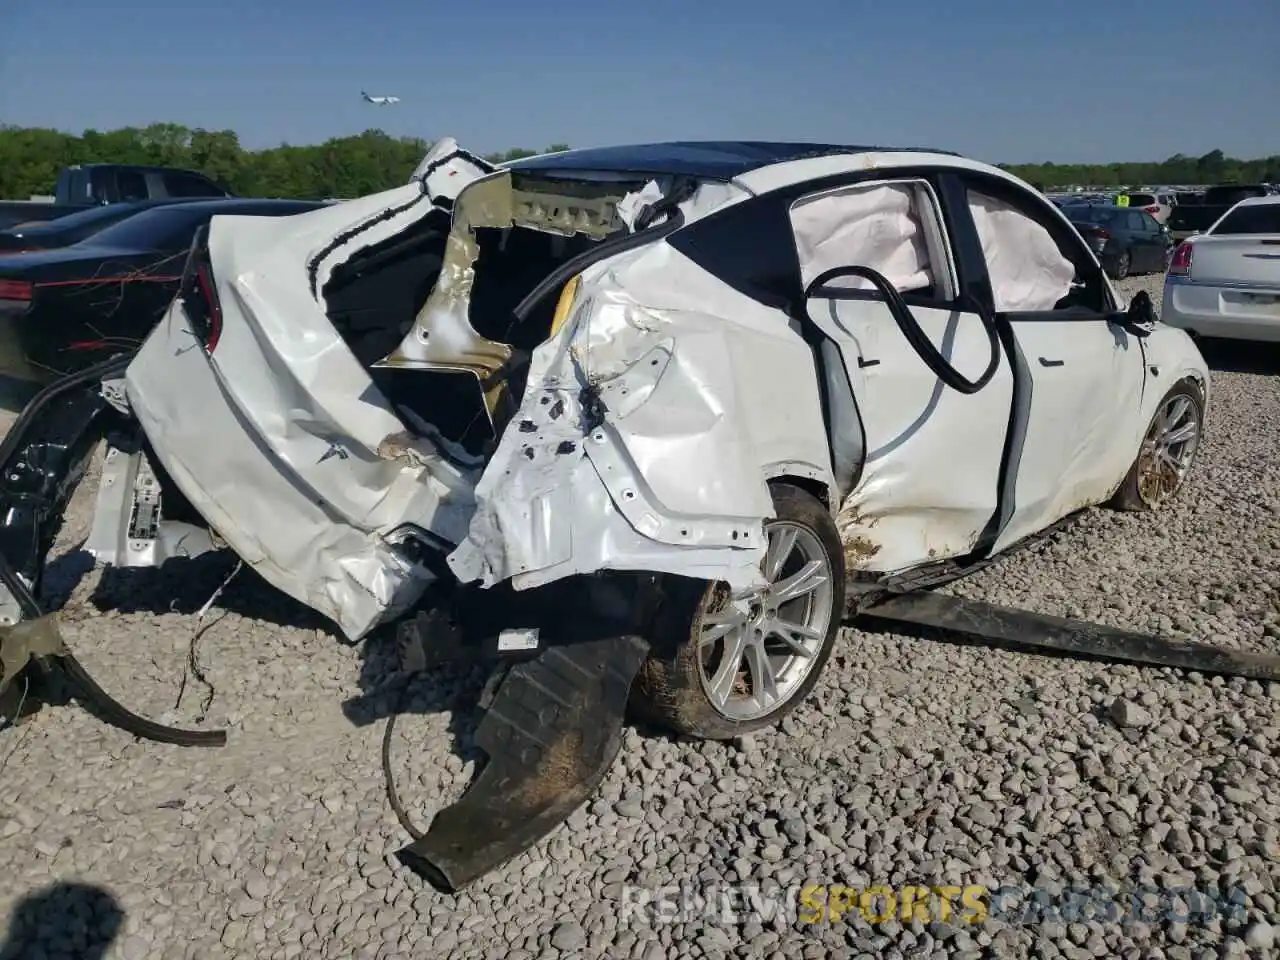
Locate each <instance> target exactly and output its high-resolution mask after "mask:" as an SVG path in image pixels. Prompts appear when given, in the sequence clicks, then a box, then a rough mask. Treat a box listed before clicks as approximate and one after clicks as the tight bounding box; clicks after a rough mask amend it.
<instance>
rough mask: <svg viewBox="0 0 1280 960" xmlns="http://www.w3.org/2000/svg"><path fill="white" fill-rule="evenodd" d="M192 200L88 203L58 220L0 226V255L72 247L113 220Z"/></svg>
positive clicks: (117, 221) (114, 221)
mask: <svg viewBox="0 0 1280 960" xmlns="http://www.w3.org/2000/svg"><path fill="white" fill-rule="evenodd" d="M193 202H195V201H192V200H168V199H166V200H139V201H137V202H136V203H112V204H107V205H105V206H101V207H88V208H86V209H84V210H81V211H80V212H79V213H72V214H69V215H67V216H65V217H58V219H56V220H36V221H33V222H30V223H21V224H18V225H17V226H13V227H10V228H9V229H8V230H0V256H2V255H7V254H14V253H27V252H29V251H32V250H53V249H55V248H57V247H69V246H71V244H73V243H80V242H81V241H82V240H87V239H89V238H90V237H91V236H93V235H94V234H95V233H97V232H99V231H100V230H105V229H106V228H107V227H109V226H111V225H112V224H113V223H119V222H120V221H121V220H127V219H128V218H129V217H132V216H135V215H137V214H139V213H141V212H142V211H144V210H151V209H154V208H155V207H158V206H172V205H173V204H177V203H193Z"/></svg>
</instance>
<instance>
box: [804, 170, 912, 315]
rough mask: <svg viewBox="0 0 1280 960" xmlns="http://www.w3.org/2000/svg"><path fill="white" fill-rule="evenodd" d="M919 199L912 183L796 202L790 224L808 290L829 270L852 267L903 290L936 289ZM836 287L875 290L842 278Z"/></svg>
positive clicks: (862, 282)
mask: <svg viewBox="0 0 1280 960" xmlns="http://www.w3.org/2000/svg"><path fill="white" fill-rule="evenodd" d="M916 195H917V194H916V191H915V189H913V188H912V187H911V186H909V185H907V184H886V185H877V186H864V185H855V186H852V187H843V188H840V189H839V190H833V191H830V192H827V193H820V194H815V195H814V196H812V197H806V198H805V199H804V200H802V201H800V202H798V203H796V204H795V205H794V206H793V207H792V208H791V225H792V230H793V231H794V234H795V240H796V250H797V252H798V253H799V255H800V264H801V274H802V278H803V280H804V283H805V285H806V286H807V285H808V284H809V283H810V282H812V280H813V279H814V277H817V276H819V275H820V274H822V273H823V272H824V271H827V270H830V269H832V268H833V267H845V266H849V265H851V264H857V265H859V266H864V267H870V268H871V269H872V270H875V271H877V272H878V273H881V274H883V275H884V277H885V279H886V280H888V281H889V282H890V283H891V284H893V286H894V287H895V288H896V289H898V290H901V291H910V290H919V289H921V288H923V287H927V286H929V285H930V284H932V283H933V276H932V273H931V272H930V267H929V251H928V247H927V246H926V243H925V237H924V232H923V229H922V227H921V225H920V221H919V219H918V217H917V216H916V215H915V210H916V207H915V202H916V200H915V198H916ZM831 286H833V287H843V288H846V289H854V290H870V289H872V286H871V282H870V281H869V280H866V279H865V278H863V277H840V278H837V279H836V280H834V281H832V283H831Z"/></svg>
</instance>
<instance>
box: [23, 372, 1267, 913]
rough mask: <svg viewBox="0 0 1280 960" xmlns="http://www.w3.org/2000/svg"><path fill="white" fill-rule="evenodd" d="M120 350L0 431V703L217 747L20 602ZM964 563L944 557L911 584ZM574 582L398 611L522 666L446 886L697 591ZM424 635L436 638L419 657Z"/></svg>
mask: <svg viewBox="0 0 1280 960" xmlns="http://www.w3.org/2000/svg"><path fill="white" fill-rule="evenodd" d="M129 360H130V357H129V356H123V357H119V358H116V359H113V360H111V361H107V362H104V363H102V364H98V365H96V366H94V367H92V368H90V369H89V370H86V371H84V372H82V373H80V374H77V375H74V376H71V377H67V378H64V379H62V380H60V381H58V382H57V383H56V384H53V385H51V386H49V387H47V388H45V389H44V390H42V391H41V392H40V394H39V395H37V397H36V398H35V400H33V402H32V403H31V404H30V405H28V407H27V408H26V409H25V410H24V411H23V413H22V415H21V416H20V417H19V418H18V420H17V421H16V422H15V424H14V425H13V427H12V428H11V429H10V431H9V433H8V435H7V436H6V437H5V439H4V441H3V442H2V443H0V518H3V519H0V585H3V587H4V596H3V599H4V601H5V605H7V609H8V611H11V613H10V615H9V616H8V617H7V619H8V620H9V621H10V624H11V625H10V626H7V627H4V628H0V664H3V671H4V672H3V673H2V674H0V701H3V702H9V701H11V700H12V699H13V697H12V688H13V686H14V684H17V683H19V682H20V681H21V682H22V683H23V694H24V698H25V694H26V689H27V687H29V686H30V684H31V681H32V680H33V678H34V679H38V675H37V672H38V671H39V670H41V669H43V670H45V671H47V672H58V673H60V674H61V675H62V677H64V678H65V679H66V680H67V681H68V682H69V683H70V684H71V685H72V687H73V688H74V689H75V690H76V693H77V697H78V699H80V701H81V702H82V703H83V704H84V705H85V706H86V707H88V708H89V709H91V710H93V711H94V712H96V713H97V714H99V715H100V716H102V717H103V719H105V720H107V721H108V722H111V723H113V724H115V725H117V726H119V727H121V728H122V729H124V730H126V731H128V732H130V733H132V734H134V735H136V736H140V737H144V738H148V739H153V740H159V741H162V742H168V743H176V744H182V745H192V746H216V745H219V744H221V743H223V742H224V741H225V734H224V733H223V732H222V731H198V730H177V729H173V728H170V727H165V726H162V725H160V724H156V723H153V722H152V721H149V720H146V719H145V718H143V717H140V716H138V715H136V714H134V713H132V712H131V711H129V710H128V709H127V708H125V707H124V706H122V705H121V704H119V703H118V702H117V701H116V700H114V698H112V697H111V696H110V695H109V694H107V693H106V692H105V691H103V690H102V688H101V687H99V686H98V685H97V684H96V683H95V682H94V681H93V680H92V678H91V677H89V675H88V674H87V673H86V672H85V671H84V669H83V667H82V666H81V665H80V664H79V663H78V661H76V659H75V657H74V656H73V655H72V654H71V653H70V651H68V650H67V649H66V648H65V646H64V645H63V644H62V641H61V638H60V636H58V634H57V627H56V621H55V620H54V615H53V614H52V613H46V611H44V610H43V609H42V608H41V606H40V604H39V602H38V600H37V599H36V597H37V595H38V594H39V591H40V584H41V574H42V572H43V568H44V564H45V561H46V558H47V555H48V551H49V549H50V546H51V544H52V542H53V538H54V535H55V533H56V529H57V527H58V525H59V524H60V522H61V518H62V513H63V511H64V510H65V508H66V504H67V503H68V501H69V500H70V497H71V495H72V493H73V492H74V490H75V487H76V485H77V484H78V482H79V480H80V478H81V477H82V476H83V473H84V470H85V466H86V464H87V461H88V458H89V456H90V454H91V452H92V450H93V449H94V448H95V446H96V444H97V441H98V440H100V439H101V438H102V437H103V436H105V435H106V433H107V432H108V430H109V429H112V428H113V427H119V426H121V423H120V422H119V421H122V420H123V419H124V416H123V415H122V414H120V413H119V412H118V411H117V410H116V408H115V407H114V406H113V405H112V404H111V403H110V401H109V399H108V398H107V396H106V395H105V393H104V388H103V386H102V384H103V382H104V381H109V380H112V379H115V378H117V377H118V376H119V375H120V374H122V373H123V371H124V369H125V367H126V366H127V364H128V362H129ZM162 484H163V479H162ZM976 569H979V567H978V566H974V567H971V568H964V567H956V568H953V569H952V571H951V572H950V574H949V575H947V576H944V577H942V578H935V579H934V580H933V581H932V582H929V583H928V584H927V586H929V587H936V586H939V585H941V584H942V583H944V582H949V581H952V580H957V579H960V578H961V577H963V576H966V575H968V574H969V573H971V572H973V571H974V570H976ZM587 579H588V580H589V581H591V584H590V587H591V589H589V590H588V591H586V592H585V593H584V592H583V591H581V590H580V589H577V587H576V586H575V585H574V584H573V583H572V581H560V582H558V583H553V584H550V585H548V586H547V587H545V588H540V589H536V590H531V591H527V592H526V594H525V595H524V596H522V597H520V598H519V599H518V600H516V599H515V598H514V596H513V598H512V601H511V603H510V604H503V603H495V602H494V600H495V597H497V596H498V595H499V594H500V593H501V591H500V590H498V589H496V588H495V590H492V591H479V590H473V591H472V592H471V593H470V594H468V593H467V591H466V590H465V588H464V589H463V590H462V591H460V592H459V593H457V594H456V595H455V596H454V599H453V600H452V601H451V606H450V607H449V608H448V612H447V613H446V614H443V615H442V614H432V613H430V612H429V611H428V612H425V613H423V614H421V615H419V616H418V617H416V618H414V619H411V620H409V621H406V622H404V623H403V624H402V626H401V632H402V640H406V641H407V642H408V644H409V645H410V646H416V647H418V648H419V649H420V651H421V653H422V656H421V657H419V660H420V662H421V663H423V664H425V663H427V662H428V661H439V660H443V659H451V658H464V657H472V658H475V657H478V658H480V659H487V660H490V661H497V662H499V663H501V662H502V661H504V660H511V659H514V660H516V661H522V662H517V663H516V665H515V666H511V667H509V668H508V670H507V672H506V675H505V677H502V678H501V684H500V686H499V687H498V688H497V691H496V694H495V696H494V699H493V700H492V702H491V703H490V705H489V707H488V712H487V713H486V715H485V717H484V719H483V721H482V722H481V725H480V730H479V733H478V742H479V745H480V746H481V747H482V748H483V749H484V750H485V752H486V753H487V754H488V757H489V759H488V764H487V765H486V767H485V769H484V771H483V772H482V773H481V776H480V777H479V778H478V779H477V781H476V783H475V784H474V785H473V786H472V788H471V790H469V791H468V793H467V794H465V795H464V796H463V797H462V799H461V800H460V801H458V803H456V804H454V805H453V806H451V807H449V808H447V809H446V810H444V811H442V812H441V813H440V814H438V815H437V817H436V818H435V820H434V821H433V823H432V826H431V828H430V829H428V830H427V831H426V832H425V833H423V834H421V836H420V837H416V838H415V841H414V842H413V843H412V844H410V845H409V846H408V847H406V848H405V849H404V850H403V851H401V856H402V858H403V860H404V862H405V863H407V864H408V865H410V866H411V867H413V868H414V869H415V870H417V871H420V872H421V873H422V874H423V875H424V876H425V877H426V878H427V879H428V880H429V881H430V882H432V883H435V884H438V885H442V886H444V887H446V888H447V889H450V890H458V889H460V888H462V887H465V886H466V885H467V884H469V883H471V882H472V881H474V880H475V879H476V878H477V877H479V876H481V875H483V874H485V873H487V872H488V871H490V870H492V869H494V868H495V867H497V866H500V865H501V864H502V863H505V862H507V861H508V860H510V859H511V858H512V857H514V856H516V855H518V854H519V853H520V852H522V851H523V850H525V849H527V848H528V847H529V846H531V845H533V844H534V843H536V842H537V841H538V840H540V839H541V838H542V837H543V836H545V835H546V834H547V833H548V832H549V831H550V830H551V829H552V828H553V827H554V826H556V824H558V823H559V822H561V821H562V820H563V819H564V818H565V817H567V816H568V815H569V814H570V813H571V812H572V811H573V810H574V809H576V807H577V806H578V805H579V804H581V803H582V802H583V801H584V800H585V799H587V797H588V796H590V795H591V794H592V793H593V792H594V791H595V789H596V788H597V787H598V785H599V783H600V781H601V780H602V778H603V777H604V775H605V773H606V772H607V770H608V768H609V766H610V765H611V763H612V761H613V759H614V757H615V755H616V753H617V749H618V743H619V740H620V737H621V732H622V725H623V721H624V712H625V704H626V701H627V694H628V690H629V688H630V686H631V684H632V681H633V679H634V677H635V675H636V673H637V671H638V670H639V668H640V666H641V663H642V662H643V660H644V658H645V656H646V654H647V653H648V650H649V642H648V640H646V639H645V633H646V632H647V629H648V628H647V625H648V623H650V622H651V618H653V617H654V616H656V615H657V612H658V611H659V610H660V609H661V608H662V605H663V604H667V603H675V604H680V603H683V602H685V600H686V599H688V598H687V597H685V596H684V594H685V593H689V592H692V591H693V588H698V589H701V587H702V586H703V585H702V584H700V583H697V582H695V581H692V580H688V578H678V577H670V576H668V575H644V576H637V575H627V576H619V575H608V576H606V575H591V576H589V577H588V578H587ZM566 590H567V591H575V590H576V592H575V593H574V596H575V597H576V598H577V603H573V604H571V603H567V602H565V599H564V598H565V596H566V594H565V593H564V591H566ZM854 595H855V596H858V597H859V599H857V600H855V601H854V609H852V610H851V611H849V613H850V614H851V615H853V616H855V617H857V618H861V620H862V622H863V623H873V622H875V621H877V620H878V621H879V622H881V623H889V624H910V625H913V626H916V627H923V628H932V629H941V630H945V631H950V632H960V633H963V634H965V635H967V636H972V637H977V638H979V639H985V640H988V641H991V642H994V643H997V644H1008V643H1015V644H1017V645H1020V646H1029V647H1033V648H1038V649H1048V650H1057V651H1061V652H1066V653H1069V654H1073V655H1084V656H1096V657H1105V658H1109V659H1119V660H1127V661H1132V662H1136V663H1146V664H1160V665H1165V666H1173V667H1177V668H1180V669H1188V670H1198V671H1201V672H1205V673H1228V674H1233V675H1239V676H1245V677H1250V678H1258V679H1273V680H1274V679H1277V678H1280V656H1274V655H1265V654H1252V653H1242V652H1236V651H1226V650H1222V649H1220V648H1215V647H1209V646H1206V645H1203V644H1193V643H1187V642H1183V641H1177V640H1172V639H1168V638H1161V637H1155V636H1148V635H1145V634H1141V633H1135V632H1131V631H1126V630H1119V629H1116V628H1112V627H1105V626H1102V625H1098V624H1090V623H1083V622H1080V621H1074V620H1065V619H1062V618H1056V617H1046V616H1043V615H1040V614H1034V613H1029V612H1027V611H1020V610H1013V609H1009V608H1003V607H995V606H992V605H990V604H984V603H979V602H976V601H971V600H964V599H960V598H954V597H946V596H942V595H939V594H934V593H930V592H928V591H927V590H911V591H910V592H908V593H905V594H904V593H899V592H894V591H893V590H892V589H888V590H885V589H883V588H876V587H875V586H874V585H873V586H871V587H870V592H867V591H863V592H861V593H858V592H857V591H855V592H854ZM468 597H469V598H470V599H468ZM584 597H585V598H586V600H585V601H584V599H583V598H584ZM548 611H552V615H548ZM442 616H443V619H442ZM529 622H537V623H539V625H540V628H541V631H540V634H539V635H538V640H537V642H536V643H535V644H533V645H532V647H530V646H528V645H524V647H523V649H521V650H517V651H515V652H513V653H508V652H506V651H504V649H503V646H502V644H501V642H498V643H496V644H495V643H494V642H493V637H494V634H495V633H496V634H497V635H498V637H499V638H500V637H501V636H502V633H503V631H505V630H509V629H511V628H514V627H519V626H520V625H521V624H522V623H523V624H528V623H529ZM459 630H461V631H462V632H461V633H460V632H459ZM437 641H439V649H436V650H435V653H434V655H432V656H428V655H427V653H428V651H431V650H433V649H434V648H435V647H436V644H437ZM33 666H34V668H35V671H33ZM410 832H411V833H413V834H416V833H418V831H412V830H411V831H410Z"/></svg>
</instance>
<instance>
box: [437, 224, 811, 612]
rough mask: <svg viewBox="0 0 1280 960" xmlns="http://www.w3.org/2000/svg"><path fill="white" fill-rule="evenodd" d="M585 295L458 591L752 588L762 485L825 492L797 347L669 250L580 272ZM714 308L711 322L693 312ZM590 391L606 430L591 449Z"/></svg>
mask: <svg viewBox="0 0 1280 960" xmlns="http://www.w3.org/2000/svg"><path fill="white" fill-rule="evenodd" d="M686 281H688V282H687V283H686ZM706 286H711V287H715V288H716V289H714V290H705V289H695V288H699V287H706ZM583 288H584V289H586V290H590V291H591V293H590V294H589V295H586V296H583V297H582V298H581V299H580V301H579V302H578V303H577V304H576V305H575V308H574V312H573V314H572V315H571V318H570V320H569V322H568V323H566V324H565V327H564V328H563V329H562V330H561V331H560V332H559V334H557V336H556V337H554V338H552V339H551V340H549V341H548V342H546V343H544V344H543V345H542V346H540V347H539V348H538V349H537V350H536V351H535V353H534V357H533V363H532V366H531V369H530V375H529V380H528V386H527V390H526V394H525V398H524V402H523V404H522V407H521V410H520V412H519V413H518V414H517V416H516V418H515V419H514V420H513V423H512V426H511V427H510V428H508V430H507V431H506V433H505V434H504V435H503V437H502V439H501V441H500V443H499V446H498V449H497V451H496V453H495V455H494V457H493V459H492V460H491V461H490V463H489V466H488V467H487V469H486V471H485V473H484V475H483V476H482V478H481V480H480V483H479V485H478V486H477V488H476V491H475V496H476V502H477V510H476V514H475V516H474V518H473V519H472V522H471V526H470V531H469V533H468V536H467V539H466V541H465V542H464V543H462V544H461V545H460V546H459V547H458V549H457V550H456V551H454V553H453V554H451V555H450V557H449V563H450V566H451V567H452V569H453V571H454V573H455V574H456V575H457V576H458V577H459V579H460V580H462V581H463V582H470V581H473V580H480V581H481V582H482V583H483V584H484V585H486V586H487V585H492V584H494V583H497V582H500V581H501V580H503V579H506V578H508V577H510V578H511V579H512V584H513V586H514V587H515V588H516V589H527V588H529V587H532V586H537V585H539V584H542V583H546V582H549V581H551V580H554V579H557V578H559V577H563V576H568V575H570V574H573V573H585V572H590V571H593V570H606V569H612V570H652V571H655V572H667V573H675V574H680V575H685V576H693V577H706V578H708V579H716V580H724V581H727V582H728V583H729V584H730V585H731V587H733V588H736V589H745V588H749V587H751V586H756V585H759V584H760V582H761V573H760V561H761V559H762V557H763V551H764V547H765V543H764V540H763V537H762V526H761V525H762V522H763V521H764V520H765V519H767V518H769V517H771V516H773V506H772V501H771V499H770V496H769V490H768V485H767V479H768V477H770V476H773V475H778V474H780V473H784V472H791V473H798V474H801V475H805V476H811V477H814V478H815V479H819V480H821V481H823V482H829V480H830V477H829V457H828V454H827V447H826V438H825V436H824V435H823V434H822V419H821V406H820V402H819V397H818V393H817V384H816V382H815V381H814V378H813V376H812V359H811V355H810V353H809V351H808V347H807V345H806V344H805V343H804V341H803V340H802V339H801V338H800V336H799V335H798V333H796V332H795V331H794V330H793V329H791V328H790V327H789V326H788V325H787V324H786V322H785V320H783V319H782V318H781V316H780V315H779V314H778V313H777V312H776V311H772V310H769V309H768V308H765V307H762V306H760V305H759V304H755V303H754V302H753V301H750V300H748V299H747V298H746V297H743V296H742V295H741V294H738V293H737V292H736V291H733V290H731V289H730V288H729V287H727V286H725V285H723V284H721V283H720V281H718V280H715V279H714V278H712V277H710V276H709V275H707V274H705V273H704V272H702V271H700V270H698V269H697V268H696V267H694V266H693V265H692V264H690V263H689V261H688V260H687V259H685V258H684V257H683V256H682V255H680V254H678V253H677V252H675V251H674V250H672V249H671V248H670V247H667V246H665V245H657V246H655V247H652V248H645V249H642V250H640V251H635V252H632V253H628V254H623V255H620V256H618V257H616V258H613V259H611V260H609V261H606V262H605V263H604V264H599V265H597V266H596V267H593V268H591V270H589V271H587V272H586V273H585V274H584V279H583ZM651 293H652V294H653V295H654V296H653V297H652V298H651V297H650V296H649V295H650V294H651ZM709 303H710V304H715V305H716V307H717V311H716V312H717V315H716V316H711V315H708V314H706V313H704V312H702V311H701V310H700V309H695V307H694V305H697V306H698V307H702V308H705V307H706V305H707V304H709ZM721 308H723V313H722V312H721ZM587 383H592V384H595V385H596V386H597V388H598V390H599V395H600V398H601V399H602V400H603V401H604V404H605V408H606V411H607V412H606V413H605V415H604V418H603V421H602V422H601V423H600V424H598V425H596V426H595V428H594V429H592V430H590V431H586V436H585V437H584V430H585V423H584V419H583V416H584V412H583V409H582V406H581V396H582V388H583V386H584V385H585V384H587ZM784 392H785V394H786V395H785V397H784V396H783V393H784Z"/></svg>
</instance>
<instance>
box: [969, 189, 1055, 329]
mask: <svg viewBox="0 0 1280 960" xmlns="http://www.w3.org/2000/svg"><path fill="white" fill-rule="evenodd" d="M969 211H970V213H972V215H973V220H974V224H975V226H976V227H977V229H978V238H979V239H980V240H981V242H982V252H983V253H984V254H985V255H986V259H987V271H988V272H989V273H990V275H991V288H992V290H993V291H994V293H995V300H996V310H997V312H1000V313H1015V312H1019V311H1029V312H1030V311H1037V310H1052V309H1053V305H1054V304H1055V303H1057V302H1058V301H1059V300H1061V299H1062V298H1063V297H1065V296H1066V295H1067V294H1068V293H1070V292H1071V283H1072V281H1073V280H1074V279H1075V273H1076V268H1075V266H1074V265H1073V264H1072V263H1071V261H1070V260H1068V259H1067V258H1066V257H1064V256H1063V255H1062V251H1060V250H1059V249H1058V244H1057V243H1056V242H1055V241H1054V239H1053V237H1052V236H1051V235H1050V233H1049V231H1048V230H1046V229H1045V228H1044V227H1042V226H1041V225H1040V224H1038V223H1036V222H1035V221H1034V220H1032V219H1031V218H1030V217H1027V216H1025V215H1024V214H1023V213H1021V212H1020V211H1019V210H1017V209H1016V208H1015V207H1012V206H1010V205H1009V204H1007V203H1005V202H1004V201H1002V200H998V199H996V198H995V197H992V196H989V195H987V194H983V193H979V192H977V191H974V190H970V191H969Z"/></svg>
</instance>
